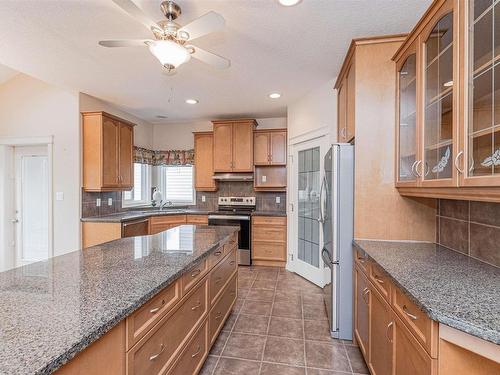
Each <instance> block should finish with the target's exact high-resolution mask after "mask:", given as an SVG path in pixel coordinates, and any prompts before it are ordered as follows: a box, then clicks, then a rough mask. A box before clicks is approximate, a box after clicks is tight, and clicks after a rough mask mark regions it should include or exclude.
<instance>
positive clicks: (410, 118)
mask: <svg viewBox="0 0 500 375" xmlns="http://www.w3.org/2000/svg"><path fill="white" fill-rule="evenodd" d="M416 63H417V58H416V54H415V53H412V54H411V55H409V56H408V57H407V58H406V60H405V62H404V64H403V66H402V67H401V69H400V70H399V72H398V81H399V82H398V86H399V145H398V147H399V148H398V154H399V178H398V181H399V182H411V181H416V177H417V174H416V172H415V166H416V163H417V117H416V116H417V66H416Z"/></svg>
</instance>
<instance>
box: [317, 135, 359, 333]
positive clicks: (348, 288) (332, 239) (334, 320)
mask: <svg viewBox="0 0 500 375" xmlns="http://www.w3.org/2000/svg"><path fill="white" fill-rule="evenodd" d="M320 202H321V204H320V219H319V220H320V222H321V224H322V229H323V243H324V245H323V249H322V251H321V256H322V258H323V262H324V263H325V265H326V267H328V269H327V271H328V272H327V280H326V285H325V287H324V288H323V292H324V297H325V304H326V310H327V313H328V320H329V323H330V332H331V335H332V337H335V338H339V339H344V340H352V329H353V326H352V324H353V316H352V315H353V295H352V293H353V285H352V283H353V269H352V268H353V256H352V239H353V226H354V224H353V221H354V146H353V145H350V144H345V143H338V144H333V145H332V146H331V147H330V149H329V150H328V152H327V153H326V155H325V160H324V178H323V181H322V184H321V189H320Z"/></svg>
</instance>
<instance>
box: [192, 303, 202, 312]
mask: <svg viewBox="0 0 500 375" xmlns="http://www.w3.org/2000/svg"><path fill="white" fill-rule="evenodd" d="M200 307H201V303H200V302H199V301H198V304H197V305H195V306H193V307H191V310H193V311H194V310H197V309H199V308H200Z"/></svg>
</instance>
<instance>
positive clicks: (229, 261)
mask: <svg viewBox="0 0 500 375" xmlns="http://www.w3.org/2000/svg"><path fill="white" fill-rule="evenodd" d="M236 268H237V264H236V250H235V249H233V250H232V251H231V252H230V253H229V255H228V256H227V257H225V258H224V260H223V261H222V262H220V263H219V264H218V265H217V267H216V268H214V269H213V270H212V272H211V273H210V305H211V306H212V305H213V304H214V302H215V300H216V299H217V297H219V295H220V294H221V293H222V289H223V288H224V285H226V283H227V281H228V280H229V278H230V277H231V275H232V274H233V273H234V272H235V271H236Z"/></svg>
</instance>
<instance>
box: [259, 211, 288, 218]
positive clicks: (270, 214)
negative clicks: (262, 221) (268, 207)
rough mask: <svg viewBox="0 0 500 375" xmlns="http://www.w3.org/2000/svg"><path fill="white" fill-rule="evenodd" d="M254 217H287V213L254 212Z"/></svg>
mask: <svg viewBox="0 0 500 375" xmlns="http://www.w3.org/2000/svg"><path fill="white" fill-rule="evenodd" d="M252 216H281V217H286V211H254V212H252Z"/></svg>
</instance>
